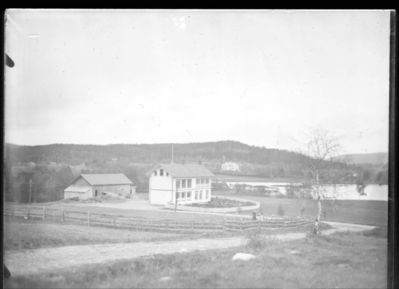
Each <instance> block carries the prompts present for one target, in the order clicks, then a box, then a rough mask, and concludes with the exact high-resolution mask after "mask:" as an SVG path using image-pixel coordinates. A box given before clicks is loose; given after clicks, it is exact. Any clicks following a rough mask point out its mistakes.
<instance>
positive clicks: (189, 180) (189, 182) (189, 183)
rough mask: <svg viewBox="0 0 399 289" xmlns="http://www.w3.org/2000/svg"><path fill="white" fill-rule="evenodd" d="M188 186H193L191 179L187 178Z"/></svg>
mask: <svg viewBox="0 0 399 289" xmlns="http://www.w3.org/2000/svg"><path fill="white" fill-rule="evenodd" d="M187 188H191V179H188V180H187Z"/></svg>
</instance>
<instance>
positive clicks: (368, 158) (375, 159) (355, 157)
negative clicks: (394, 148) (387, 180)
mask: <svg viewBox="0 0 399 289" xmlns="http://www.w3.org/2000/svg"><path fill="white" fill-rule="evenodd" d="M335 160H338V161H342V162H346V163H349V164H356V165H362V164H372V165H384V164H386V163H387V162H388V153H365V154H347V155H340V156H337V157H336V158H335Z"/></svg>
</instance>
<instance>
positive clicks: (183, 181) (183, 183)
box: [181, 180, 186, 188]
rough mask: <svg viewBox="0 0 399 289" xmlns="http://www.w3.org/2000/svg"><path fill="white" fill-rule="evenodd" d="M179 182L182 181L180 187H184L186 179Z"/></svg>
mask: <svg viewBox="0 0 399 289" xmlns="http://www.w3.org/2000/svg"><path fill="white" fill-rule="evenodd" d="M181 182H182V185H181V187H182V188H185V187H186V180H182V181H181Z"/></svg>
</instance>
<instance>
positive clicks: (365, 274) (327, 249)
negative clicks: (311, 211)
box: [5, 233, 387, 288]
mask: <svg viewBox="0 0 399 289" xmlns="http://www.w3.org/2000/svg"><path fill="white" fill-rule="evenodd" d="M239 243H240V242H238V241H237V240H236V243H235V244H233V245H236V246H239V245H240V244H239ZM201 244H202V243H201V242H199V243H197V247H198V245H201ZM193 245H195V243H193ZM208 245H210V246H211V247H212V246H213V247H214V248H219V246H216V247H215V244H213V243H212V244H208ZM386 245H387V240H386V238H384V237H382V236H379V235H377V236H374V235H372V236H365V235H364V233H339V234H334V235H330V236H321V237H318V238H314V237H308V238H305V239H301V240H294V241H291V242H280V241H278V240H273V239H264V240H257V239H256V238H255V239H253V241H252V242H250V243H248V245H246V246H241V247H237V248H234V249H233V248H232V249H222V250H218V251H216V250H211V251H204V252H194V253H184V250H181V251H180V252H181V253H179V254H173V255H156V256H152V257H149V258H140V259H136V260H125V261H115V262H112V261H108V262H106V263H103V264H92V265H84V266H80V267H73V268H69V269H59V270H53V271H52V272H49V273H43V274H40V275H36V276H24V277H17V278H12V279H11V280H8V281H6V283H5V288H21V287H29V288H104V287H107V288H171V287H172V288H199V287H200V288H273V287H274V288H278V287H284V288H305V287H306V288H327V287H328V288H384V287H386V257H387V255H386ZM180 248H181V249H184V246H183V247H180ZM166 249H167V248H165V250H166ZM160 250H162V249H160ZM158 251H159V250H157V251H154V253H157V252H158ZM236 252H246V253H252V254H254V255H255V256H256V258H255V259H254V260H252V261H249V262H242V261H238V262H233V261H232V260H231V258H232V256H233V255H234V254H235V253H236Z"/></svg>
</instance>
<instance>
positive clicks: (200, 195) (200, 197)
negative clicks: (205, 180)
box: [199, 191, 202, 200]
mask: <svg viewBox="0 0 399 289" xmlns="http://www.w3.org/2000/svg"><path fill="white" fill-rule="evenodd" d="M199 199H200V200H202V191H200V193H199Z"/></svg>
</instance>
